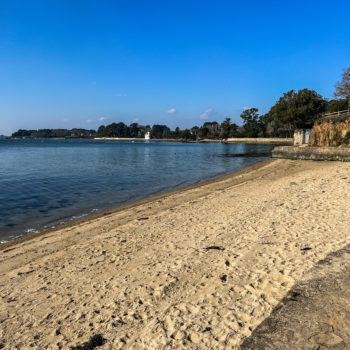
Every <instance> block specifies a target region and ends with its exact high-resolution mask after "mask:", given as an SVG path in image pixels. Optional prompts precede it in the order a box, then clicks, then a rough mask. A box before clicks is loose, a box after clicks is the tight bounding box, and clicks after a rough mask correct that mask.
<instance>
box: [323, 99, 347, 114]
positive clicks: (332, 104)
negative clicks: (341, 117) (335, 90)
mask: <svg viewBox="0 0 350 350" xmlns="http://www.w3.org/2000/svg"><path fill="white" fill-rule="evenodd" d="M347 109H348V101H347V100H346V99H340V100H331V101H329V102H328V110H327V112H328V113H334V112H338V111H345V110H347Z"/></svg>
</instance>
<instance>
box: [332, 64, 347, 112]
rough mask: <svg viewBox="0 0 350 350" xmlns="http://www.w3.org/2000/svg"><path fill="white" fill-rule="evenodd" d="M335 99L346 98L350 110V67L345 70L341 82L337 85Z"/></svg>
mask: <svg viewBox="0 0 350 350" xmlns="http://www.w3.org/2000/svg"><path fill="white" fill-rule="evenodd" d="M334 97H338V98H339V97H340V98H346V99H347V100H348V109H349V110H350V67H349V68H346V69H344V70H343V74H342V79H341V81H338V82H337V83H336V84H335V92H334Z"/></svg>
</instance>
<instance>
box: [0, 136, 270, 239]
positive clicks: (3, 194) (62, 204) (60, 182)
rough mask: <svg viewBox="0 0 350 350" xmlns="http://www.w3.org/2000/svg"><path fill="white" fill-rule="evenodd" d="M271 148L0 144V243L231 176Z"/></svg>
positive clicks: (53, 142)
mask: <svg viewBox="0 0 350 350" xmlns="http://www.w3.org/2000/svg"><path fill="white" fill-rule="evenodd" d="M272 148H273V147H272V146H270V145H263V144H222V143H180V142H143V141H140V142H138V141H136V142H131V141H107V140H0V241H1V242H6V241H8V240H12V239H15V238H17V237H20V236H23V235H26V234H30V233H34V232H38V231H40V230H44V229H47V228H50V227H54V226H56V225H58V224H60V223H63V222H67V221H71V220H74V219H77V218H80V217H83V216H86V215H89V214H92V213H96V212H99V211H102V210H106V209H110V208H113V207H117V206H120V205H123V204H126V203H131V202H133V201H136V200H139V199H142V198H146V197H149V196H152V195H156V194H160V193H164V192H167V191H171V190H174V189H178V188H181V187H183V186H186V185H191V184H195V183H199V182H201V181H205V180H210V179H214V178H217V177H220V176H222V175H225V174H229V173H232V172H234V171H237V170H239V169H241V168H243V167H246V166H249V165H253V164H255V163H258V162H261V161H263V160H265V159H267V156H266V153H269V152H270V151H271V149H272ZM252 153H253V154H254V157H252V156H250V155H251V154H252ZM259 154H260V156H259ZM237 155H238V156H237Z"/></svg>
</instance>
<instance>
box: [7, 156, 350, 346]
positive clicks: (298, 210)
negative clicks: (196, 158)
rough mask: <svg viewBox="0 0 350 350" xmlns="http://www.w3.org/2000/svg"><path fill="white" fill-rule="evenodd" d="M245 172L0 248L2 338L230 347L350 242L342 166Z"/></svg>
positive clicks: (349, 186)
mask: <svg viewBox="0 0 350 350" xmlns="http://www.w3.org/2000/svg"><path fill="white" fill-rule="evenodd" d="M250 170H251V171H249V172H244V171H243V172H239V173H238V174H233V175H231V176H228V177H225V178H223V179H220V180H218V181H214V182H210V183H208V184H204V185H202V186H197V187H191V188H189V189H186V190H185V191H177V192H175V193H171V194H168V195H166V196H160V197H157V198H155V199H154V200H151V201H144V202H141V203H139V204H137V205H134V206H129V207H126V208H125V209H123V210H117V211H115V212H110V213H105V214H106V215H104V216H100V217H97V218H96V217H95V218H92V219H89V220H87V221H85V222H81V223H78V224H76V225H72V226H70V227H65V228H62V229H58V230H56V231H52V232H48V233H46V234H44V235H41V236H37V237H34V238H33V239H31V240H27V241H24V242H19V243H17V244H15V245H12V246H6V247H3V251H1V255H0V297H1V300H0V343H1V344H2V345H1V346H2V348H4V349H33V348H35V349H93V348H97V349H122V348H123V349H171V348H173V349H185V348H186V349H238V348H239V346H240V344H242V342H243V341H244V340H245V339H246V338H247V337H249V336H250V335H251V334H252V332H253V331H254V329H255V328H256V327H257V326H258V325H259V324H260V323H261V322H262V321H263V320H264V319H266V318H268V317H269V316H270V314H271V312H272V310H273V309H274V307H275V306H276V305H278V304H279V303H280V302H281V300H282V299H283V298H284V297H285V296H286V295H287V294H288V291H289V290H290V289H291V288H292V286H293V285H294V284H295V282H296V281H298V280H301V279H302V278H304V277H305V276H306V275H307V273H309V271H311V270H310V269H312V268H313V267H314V266H315V264H316V263H317V262H318V261H319V260H321V259H324V258H325V257H326V256H327V255H328V254H329V253H332V252H335V251H337V250H339V249H342V248H344V247H345V246H346V245H347V244H349V243H350V206H349V203H350V164H349V163H340V162H312V161H293V160H274V161H270V162H266V163H264V164H263V165H260V166H255V167H252V169H250ZM0 249H1V248H0ZM1 346H0V348H1Z"/></svg>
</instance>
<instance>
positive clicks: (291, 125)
mask: <svg viewBox="0 0 350 350" xmlns="http://www.w3.org/2000/svg"><path fill="white" fill-rule="evenodd" d="M326 110H327V101H326V100H325V99H324V98H323V97H322V96H321V95H319V94H318V93H317V92H316V91H314V90H309V89H303V90H299V91H297V92H296V91H295V90H290V91H288V92H286V93H285V94H283V96H282V97H281V98H280V99H279V100H278V101H277V102H276V104H275V105H274V106H273V107H272V108H271V110H270V112H269V114H271V115H272V116H273V120H274V122H275V123H276V124H278V125H283V126H284V127H285V129H286V130H287V131H288V134H289V136H290V137H292V135H293V132H294V130H295V129H306V128H311V127H312V126H313V124H314V122H315V121H316V120H317V119H318V117H319V116H320V115H321V114H322V113H324V112H325V111H326Z"/></svg>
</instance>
